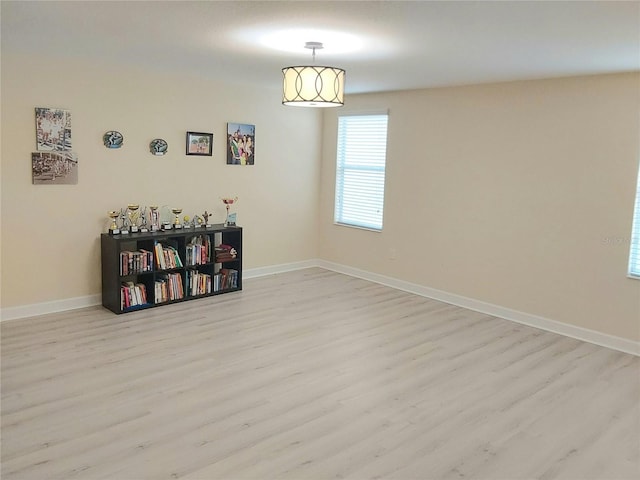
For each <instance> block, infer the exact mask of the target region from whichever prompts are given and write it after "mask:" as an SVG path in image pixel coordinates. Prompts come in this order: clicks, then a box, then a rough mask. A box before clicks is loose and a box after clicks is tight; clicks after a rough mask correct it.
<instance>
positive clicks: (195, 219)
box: [192, 215, 204, 228]
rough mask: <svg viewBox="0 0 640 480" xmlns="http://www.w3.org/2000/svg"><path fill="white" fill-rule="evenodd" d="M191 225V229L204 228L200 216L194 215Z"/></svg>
mask: <svg viewBox="0 0 640 480" xmlns="http://www.w3.org/2000/svg"><path fill="white" fill-rule="evenodd" d="M192 225H193V228H200V227H202V226H204V224H203V221H202V217H200V215H194V216H193V222H192Z"/></svg>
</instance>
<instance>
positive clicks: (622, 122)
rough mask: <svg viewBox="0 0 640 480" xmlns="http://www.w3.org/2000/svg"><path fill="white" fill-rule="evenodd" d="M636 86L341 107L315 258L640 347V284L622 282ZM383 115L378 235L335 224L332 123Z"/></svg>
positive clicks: (432, 94)
mask: <svg viewBox="0 0 640 480" xmlns="http://www.w3.org/2000/svg"><path fill="white" fill-rule="evenodd" d="M639 80H640V76H639V75H638V74H621V75H610V76H593V77H580V78H566V79H556V80H540V81H527V82H513V83H503V84H493V85H482V86H470V87H458V88H441V89H429V90H420V91H411V92H398V93H387V94H369V95H357V96H350V97H349V98H348V102H347V106H346V107H345V108H344V109H343V110H342V111H334V110H332V111H330V112H327V113H326V115H325V118H324V140H323V167H322V187H321V213H320V235H321V242H320V257H321V258H322V259H325V260H327V261H331V262H336V263H338V264H342V265H348V266H350V267H354V268H358V269H362V270H365V271H367V272H373V273H377V274H382V275H386V276H388V277H392V278H396V279H400V280H402V281H406V282H411V283H413V284H417V285H421V286H424V287H428V288H433V289H438V290H441V291H444V292H449V293H452V294H455V295H459V296H463V297H466V298H470V299H476V300H479V301H482V302H487V303H489V304H493V305H497V306H501V307H505V308H509V309H513V310H515V311H518V312H525V313H528V314H531V315H537V316H540V317H543V318H547V319H551V320H555V321H559V322H564V323H567V324H570V325H574V326H577V327H580V328H585V329H590V330H595V331H598V332H603V333H606V334H609V335H614V336H618V337H622V338H626V339H630V340H638V339H640V281H638V280H632V279H629V278H627V276H626V273H627V262H628V252H629V241H630V237H631V217H632V214H633V203H634V195H635V187H636V179H637V171H638V162H639V160H640V150H639V132H640V125H639V117H638V112H639V111H640V110H639V107H640V89H639V86H640V84H639ZM381 108H388V109H389V111H390V116H389V135H388V160H387V179H386V192H385V212H384V230H383V232H382V233H374V232H369V231H364V230H357V229H352V228H347V227H341V226H336V225H333V223H332V222H333V195H334V178H335V143H336V125H337V123H336V119H337V115H338V114H341V113H348V112H349V111H360V110H365V111H366V110H372V109H373V110H379V109H381ZM392 250H395V251H396V252H397V255H396V258H395V259H392V258H391V256H392Z"/></svg>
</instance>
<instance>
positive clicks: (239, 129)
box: [227, 123, 256, 165]
mask: <svg viewBox="0 0 640 480" xmlns="http://www.w3.org/2000/svg"><path fill="white" fill-rule="evenodd" d="M227 142H228V144H227V165H253V163H254V154H255V151H256V126H255V125H247V124H244V123H227Z"/></svg>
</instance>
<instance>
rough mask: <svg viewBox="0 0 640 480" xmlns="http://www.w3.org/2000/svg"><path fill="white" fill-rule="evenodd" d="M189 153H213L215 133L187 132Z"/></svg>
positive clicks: (208, 154) (209, 154)
mask: <svg viewBox="0 0 640 480" xmlns="http://www.w3.org/2000/svg"><path fill="white" fill-rule="evenodd" d="M187 155H206V156H207V157H210V156H212V155H213V133H202V132H187Z"/></svg>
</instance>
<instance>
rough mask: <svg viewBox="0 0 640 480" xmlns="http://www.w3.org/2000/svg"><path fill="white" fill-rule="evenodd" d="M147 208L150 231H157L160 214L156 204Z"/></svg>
mask: <svg viewBox="0 0 640 480" xmlns="http://www.w3.org/2000/svg"><path fill="white" fill-rule="evenodd" d="M149 210H151V211H150V212H149V217H150V220H151V231H152V232H157V231H158V230H160V214H159V213H158V206H157V205H151V206H150V207H149Z"/></svg>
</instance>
